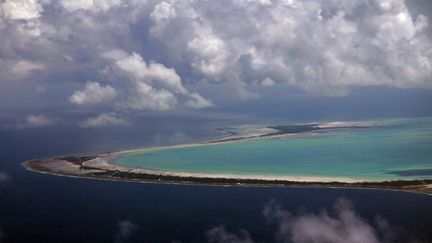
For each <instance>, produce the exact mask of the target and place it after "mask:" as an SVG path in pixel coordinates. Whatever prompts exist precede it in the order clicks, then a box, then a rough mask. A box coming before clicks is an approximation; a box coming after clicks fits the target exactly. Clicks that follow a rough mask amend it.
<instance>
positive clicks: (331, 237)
mask: <svg viewBox="0 0 432 243" xmlns="http://www.w3.org/2000/svg"><path fill="white" fill-rule="evenodd" d="M264 216H265V217H266V219H267V220H269V221H270V222H275V223H276V224H277V225H278V233H277V235H276V239H278V240H280V241H281V242H293V243H305V242H334V243H344V242H351V243H356V242H358V243H379V242H382V241H381V240H382V239H387V236H388V235H387V234H389V233H391V232H390V231H389V230H390V228H388V225H387V223H386V222H385V220H383V219H382V218H379V220H378V221H377V227H374V226H373V225H372V224H370V223H368V222H367V220H365V219H364V218H362V217H361V216H360V215H358V214H357V213H356V212H355V211H354V209H353V206H352V204H351V202H349V201H347V200H345V199H339V200H338V201H337V203H336V204H335V205H334V212H331V213H329V212H328V211H327V210H322V211H321V213H319V214H311V213H306V214H300V215H292V214H291V213H290V212H288V211H285V210H284V209H283V208H282V206H281V205H280V204H277V203H275V202H274V201H273V202H271V203H269V204H268V205H267V206H266V207H265V209H264ZM384 225H385V227H386V228H385V229H384V228H382V226H384Z"/></svg>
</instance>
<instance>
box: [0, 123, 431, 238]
mask: <svg viewBox="0 0 432 243" xmlns="http://www.w3.org/2000/svg"><path fill="white" fill-rule="evenodd" d="M111 134H114V135H111V136H112V137H104V138H103V139H101V136H100V135H99V134H77V133H76V132H75V131H69V132H68V131H65V130H64V129H62V130H61V131H56V130H55V129H49V130H45V131H44V130H38V131H36V130H35V131H14V132H1V134H0V145H1V148H2V149H1V150H0V171H4V172H6V173H7V174H8V175H9V176H10V178H11V180H10V181H9V182H7V183H2V184H0V229H1V230H2V232H3V233H4V235H6V236H5V237H4V238H3V241H4V242H114V241H115V239H116V238H115V236H116V232H117V231H118V226H117V225H118V222H120V221H123V220H129V221H130V222H133V223H134V224H135V225H137V226H138V227H139V228H138V229H137V230H136V232H135V233H133V234H132V235H131V236H130V238H129V239H128V242H171V241H173V240H180V241H182V242H203V241H205V240H206V236H205V232H206V231H207V230H209V229H211V228H213V227H215V226H220V225H223V226H225V227H226V228H227V229H229V230H236V229H245V230H247V231H249V232H250V234H251V237H252V238H254V239H255V240H256V241H258V242H272V241H275V232H276V229H275V225H272V224H267V223H266V222H265V220H264V217H263V214H262V211H263V208H264V206H265V205H266V204H267V203H268V202H269V201H270V200H272V199H275V200H277V201H278V202H280V203H281V204H282V205H284V207H285V208H286V209H287V210H290V211H292V212H296V211H306V212H311V213H317V212H319V211H320V210H321V209H322V208H330V207H332V205H333V204H334V202H335V201H336V200H337V199H338V198H340V197H344V198H346V199H349V200H351V201H352V202H353V204H354V206H355V208H356V211H357V212H358V213H359V214H360V215H361V216H362V217H364V218H366V219H367V220H369V221H370V222H372V221H373V220H374V218H375V217H376V216H377V215H380V216H381V217H383V218H385V219H387V220H388V222H389V223H390V224H391V225H394V226H398V227H399V231H400V232H405V233H404V234H405V235H409V236H412V237H420V238H421V237H423V238H427V237H432V236H431V235H430V232H431V229H432V197H431V196H426V195H420V194H414V193H404V192H395V191H378V190H354V189H316V188H241V187H209V186H184V185H156V184H153V185H152V184H138V183H127V182H112V181H99V180H88V179H76V178H67V177H58V176H52V175H43V174H38V173H32V172H28V171H26V170H25V169H23V168H22V167H21V165H20V163H21V162H23V161H25V160H28V159H34V158H38V157H43V156H52V155H58V154H66V153H84V152H91V151H100V150H105V149H112V148H118V147H119V146H120V145H123V146H124V144H125V141H128V146H131V147H134V146H143V145H149V144H143V143H140V141H148V140H149V139H146V138H152V137H153V135H152V134H147V133H140V134H136V133H130V134H121V135H118V134H117V133H116V132H115V131H113V132H112V133H111ZM134 134H135V135H134ZM208 135H209V134H208V133H206V132H203V133H202V134H199V135H196V136H195V137H193V139H201V138H203V137H208ZM64 137H67V138H68V139H67V140H65V139H63V138H64ZM428 234H429V235H428Z"/></svg>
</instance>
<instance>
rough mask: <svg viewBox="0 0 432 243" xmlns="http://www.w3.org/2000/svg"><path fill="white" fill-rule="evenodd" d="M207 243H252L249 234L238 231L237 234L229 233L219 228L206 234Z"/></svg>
mask: <svg viewBox="0 0 432 243" xmlns="http://www.w3.org/2000/svg"><path fill="white" fill-rule="evenodd" d="M206 236H207V240H208V242H209V243H252V242H253V240H252V239H251V237H250V234H249V232H247V231H245V230H239V231H238V232H237V233H230V232H228V231H227V230H226V229H225V228H224V227H222V226H219V227H215V228H212V229H210V230H208V231H207V232H206Z"/></svg>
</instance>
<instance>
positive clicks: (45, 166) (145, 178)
mask: <svg viewBox="0 0 432 243" xmlns="http://www.w3.org/2000/svg"><path fill="white" fill-rule="evenodd" d="M50 163H56V164H62V165H61V166H56V167H57V168H60V169H57V170H56V169H55V168H56V167H51V166H50V165H49V164H50ZM23 166H24V167H25V168H26V169H27V170H29V171H32V172H36V173H41V174H49V175H56V176H64V177H72V178H85V179H96V180H109V181H121V182H133V183H148V184H168V185H203V186H236V187H257V188H258V187H298V188H301V187H307V188H340V189H373V190H389V191H401V192H411V193H419V194H424V195H429V196H432V179H425V180H393V181H380V182H370V181H364V182H339V181H332V182H317V181H309V182H308V181H288V180H263V179H241V178H222V177H214V178H211V177H186V176H172V175H164V174H150V173H148V174H145V173H128V172H121V171H118V170H117V171H115V170H111V171H109V170H102V169H97V168H81V167H80V166H77V165H76V164H73V163H72V162H70V161H66V160H58V159H49V160H31V161H26V162H24V163H23ZM69 166H76V168H75V170H74V171H75V173H71V171H70V170H67V169H66V170H65V169H64V168H67V167H69ZM62 167H63V168H62Z"/></svg>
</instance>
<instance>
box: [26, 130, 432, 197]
mask: <svg viewBox="0 0 432 243" xmlns="http://www.w3.org/2000/svg"><path fill="white" fill-rule="evenodd" d="M322 127H325V128H322ZM279 128H280V129H275V128H274V127H271V128H266V129H265V130H264V129H262V128H261V130H259V132H255V133H254V132H253V131H252V132H250V131H249V134H246V135H244V134H238V133H236V132H233V131H229V130H228V129H224V130H223V132H225V133H227V134H228V135H227V136H223V137H219V138H217V139H213V140H207V141H201V142H197V143H191V144H180V145H172V146H158V147H148V148H136V149H125V150H120V151H114V152H106V153H101V154H96V155H93V156H64V157H52V158H43V159H36V160H30V161H26V162H24V163H23V164H22V165H23V166H24V168H26V169H27V170H29V171H32V172H38V173H44V174H52V175H58V176H68V177H75V178H88V179H102V180H112V181H128V182H141V183H156V184H181V185H208V186H250V187H316V188H320V187H321V188H323V187H327V188H348V189H349V188H351V189H355V188H357V189H380V190H397V191H406V192H416V193H422V194H427V195H432V179H412V180H411V179H403V180H402V179H401V180H399V179H397V180H385V179H376V180H373V179H371V180H369V179H367V180H366V179H359V178H349V177H324V176H271V175H237V174H210V173H186V172H170V171H159V170H152V169H145V168H136V167H127V166H123V165H118V164H114V163H112V161H113V158H115V157H117V156H119V155H121V154H124V153H131V152H138V151H151V150H158V149H164V148H179V147H195V146H205V145H211V144H220V143H233V142H238V141H240V140H252V139H253V140H255V139H263V138H267V139H268V138H280V137H286V136H293V137H295V136H310V135H313V134H316V133H319V132H320V130H324V131H325V130H329V129H338V128H363V126H361V127H354V126H348V127H347V126H340V125H339V124H338V126H336V127H334V126H329V125H319V124H311V125H299V126H296V125H293V126H280V127H279ZM283 129H285V130H283ZM256 131H257V130H256ZM263 131H264V132H263Z"/></svg>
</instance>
